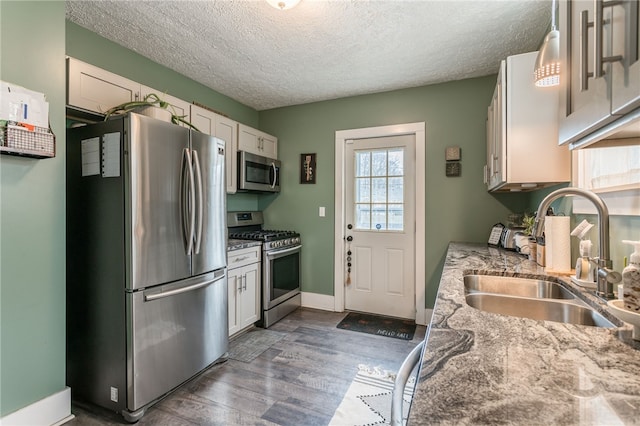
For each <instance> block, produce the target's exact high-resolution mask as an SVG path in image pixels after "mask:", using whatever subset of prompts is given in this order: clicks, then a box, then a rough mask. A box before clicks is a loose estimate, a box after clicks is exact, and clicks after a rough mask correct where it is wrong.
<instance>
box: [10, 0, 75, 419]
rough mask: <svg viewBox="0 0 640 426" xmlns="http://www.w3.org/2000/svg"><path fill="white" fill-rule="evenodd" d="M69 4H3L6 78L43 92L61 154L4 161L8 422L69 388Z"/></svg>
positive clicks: (57, 150) (57, 2)
mask: <svg viewBox="0 0 640 426" xmlns="http://www.w3.org/2000/svg"><path fill="white" fill-rule="evenodd" d="M64 33H65V28H64V2H62V1H41V2H31V1H29V2H24V1H23V2H20V1H15V2H14V1H1V2H0V79H2V80H3V81H8V82H11V83H14V84H17V85H20V86H24V87H26V88H29V89H32V90H35V91H38V92H43V93H45V94H46V96H47V100H48V101H49V108H50V113H49V117H50V120H51V127H52V128H53V131H54V133H55V134H56V157H55V158H53V159H46V160H36V159H28V158H19V157H11V156H7V155H3V156H0V207H1V209H0V212H1V213H0V318H1V321H0V417H3V416H5V415H7V414H9V413H11V412H13V411H15V410H17V409H19V408H22V407H25V406H27V405H29V404H31V403H33V402H36V401H38V400H40V399H42V398H44V397H47V396H49V395H51V394H53V393H56V392H59V391H61V390H63V389H64V387H65V219H64V218H65V213H64V205H65V192H64V172H65V165H64V157H65V111H64V104H65V64H64V52H65V46H64Z"/></svg>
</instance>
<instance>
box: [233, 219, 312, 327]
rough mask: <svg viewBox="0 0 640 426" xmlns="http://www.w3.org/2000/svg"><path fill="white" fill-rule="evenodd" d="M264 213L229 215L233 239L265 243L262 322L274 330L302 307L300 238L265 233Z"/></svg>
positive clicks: (292, 232)
mask: <svg viewBox="0 0 640 426" xmlns="http://www.w3.org/2000/svg"><path fill="white" fill-rule="evenodd" d="M263 224H264V220H263V217H262V212H229V213H227V226H228V228H229V238H230V239H239V240H254V241H262V318H261V321H260V325H262V326H263V327H264V328H268V327H271V325H273V324H274V323H276V322H277V321H279V320H281V319H282V318H283V317H285V316H286V315H288V314H289V313H291V312H293V311H294V310H296V309H297V308H298V307H299V306H300V305H301V300H302V297H301V295H300V253H301V250H302V244H301V241H300V234H298V233H297V232H295V231H279V230H269V229H262V226H263Z"/></svg>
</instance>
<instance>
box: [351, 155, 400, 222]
mask: <svg viewBox="0 0 640 426" xmlns="http://www.w3.org/2000/svg"><path fill="white" fill-rule="evenodd" d="M354 185H355V191H354V194H355V199H354V203H355V209H354V214H355V221H354V222H355V224H356V229H360V230H376V231H379V230H392V231H403V230H404V149H403V148H393V149H389V150H387V149H378V150H370V151H356V153H355V182H354Z"/></svg>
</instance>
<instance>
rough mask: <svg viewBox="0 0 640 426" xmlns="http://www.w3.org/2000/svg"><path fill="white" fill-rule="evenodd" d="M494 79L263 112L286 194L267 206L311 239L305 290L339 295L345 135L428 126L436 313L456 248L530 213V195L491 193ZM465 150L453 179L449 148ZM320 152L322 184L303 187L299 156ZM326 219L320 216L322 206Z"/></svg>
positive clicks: (272, 221)
mask: <svg viewBox="0 0 640 426" xmlns="http://www.w3.org/2000/svg"><path fill="white" fill-rule="evenodd" d="M495 81H496V80H495V76H491V77H484V78H478V79H469V80H463V81H457V82H452V83H446V84H438V85H432V86H425V87H418V88H414V89H407V90H398V91H393V92H387V93H380V94H375V95H367V96H358V97H351V98H345V99H339V100H334V101H327V102H319V103H313V104H307V105H300V106H293V107H287V108H279V109H273V110H269V111H261V112H260V127H261V129H262V130H264V131H266V132H269V133H272V134H274V135H277V136H278V143H279V147H278V154H279V157H280V159H281V160H282V163H283V170H282V192H281V193H280V194H279V195H278V196H277V197H276V196H271V197H262V198H261V199H260V207H261V208H263V209H264V210H265V217H266V221H267V222H268V224H269V226H271V227H275V228H279V227H281V228H293V229H296V230H298V231H299V232H300V233H301V234H302V236H303V239H304V249H303V258H302V262H303V266H302V269H303V277H302V279H303V283H302V289H303V291H307V292H313V293H320V294H325V295H333V291H334V283H333V269H334V259H333V256H334V255H333V244H334V243H333V241H334V195H335V194H334V170H335V168H334V152H335V149H334V145H335V132H336V130H345V129H355V128H362V127H373V126H383V125H389V124H397V123H411V122H421V121H424V122H425V123H426V145H427V146H426V183H425V185H426V186H425V187H426V194H427V196H426V223H425V225H426V247H425V258H424V259H418V262H425V268H426V281H427V282H426V283H425V286H426V294H427V302H426V304H427V306H433V302H434V300H435V294H436V289H437V286H438V283H439V281H440V273H441V270H442V263H443V262H444V256H445V253H446V250H447V245H448V244H449V242H450V241H475V242H485V241H486V239H487V237H488V235H489V230H490V227H491V225H493V224H494V223H495V222H498V221H506V218H507V215H508V214H509V213H510V212H512V211H518V212H521V211H523V210H524V209H525V207H526V206H527V200H528V198H527V196H526V195H524V194H500V195H492V194H489V193H487V190H486V186H485V184H484V183H483V167H484V165H485V163H486V128H485V120H486V116H487V106H488V105H489V102H490V98H491V94H492V93H493V89H494V87H495ZM449 145H459V146H460V147H461V148H462V176H461V177H457V178H451V177H449V178H448V177H446V176H445V170H444V169H445V160H444V151H445V147H446V146H449ZM308 152H315V153H317V155H318V156H317V183H316V184H315V185H301V184H299V173H300V171H299V166H298V162H299V157H300V154H302V153H308ZM320 206H324V207H326V213H327V216H326V217H324V218H321V217H319V216H318V207H320Z"/></svg>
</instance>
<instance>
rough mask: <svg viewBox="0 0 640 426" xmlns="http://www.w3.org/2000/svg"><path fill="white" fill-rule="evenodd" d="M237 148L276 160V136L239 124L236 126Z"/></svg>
mask: <svg viewBox="0 0 640 426" xmlns="http://www.w3.org/2000/svg"><path fill="white" fill-rule="evenodd" d="M238 150H239V151H246V152H250V153H252V154H256V155H261V156H263V157H267V158H271V159H274V160H277V159H278V138H276V137H275V136H271V135H269V134H267V133H265V132H261V131H260V130H256V129H254V128H252V127H249V126H246V125H244V124H240V125H239V126H238Z"/></svg>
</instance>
